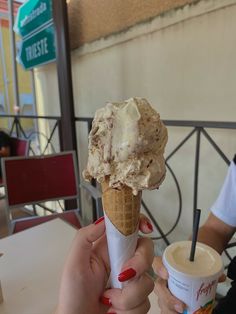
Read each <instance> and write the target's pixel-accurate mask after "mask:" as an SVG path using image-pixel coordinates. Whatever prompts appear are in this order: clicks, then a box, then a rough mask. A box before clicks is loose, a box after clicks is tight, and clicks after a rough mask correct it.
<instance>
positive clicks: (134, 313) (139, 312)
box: [107, 299, 151, 314]
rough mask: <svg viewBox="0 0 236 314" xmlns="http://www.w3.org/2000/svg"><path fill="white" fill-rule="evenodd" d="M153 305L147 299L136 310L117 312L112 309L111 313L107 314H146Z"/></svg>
mask: <svg viewBox="0 0 236 314" xmlns="http://www.w3.org/2000/svg"><path fill="white" fill-rule="evenodd" d="M150 307H151V305H150V302H149V300H148V299H146V300H145V301H144V302H143V303H142V304H140V305H139V306H138V307H136V308H134V309H130V310H124V311H122V310H117V309H115V308H113V307H111V308H110V309H109V311H108V312H107V314H109V313H112V314H113V313H116V314H146V313H147V312H148V311H149V309H150Z"/></svg>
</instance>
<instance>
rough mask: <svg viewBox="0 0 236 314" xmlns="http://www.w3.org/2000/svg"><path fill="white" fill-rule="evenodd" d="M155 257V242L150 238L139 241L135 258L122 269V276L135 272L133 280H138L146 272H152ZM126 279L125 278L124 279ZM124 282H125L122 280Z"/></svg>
mask: <svg viewBox="0 0 236 314" xmlns="http://www.w3.org/2000/svg"><path fill="white" fill-rule="evenodd" d="M153 257H154V248H153V242H152V241H151V240H150V239H148V238H140V239H138V244H137V248H136V251H135V254H134V256H133V257H132V258H131V259H129V260H128V261H127V262H126V263H125V264H124V265H123V267H122V270H121V274H120V277H119V280H120V278H121V275H122V274H124V273H125V274H126V272H127V271H129V270H133V276H132V277H130V278H127V279H131V278H134V277H136V278H138V277H139V276H141V275H142V274H143V273H145V272H146V271H148V270H150V268H151V265H152V261H153ZM124 279H125V278H124ZM122 281H125V280H123V279H122Z"/></svg>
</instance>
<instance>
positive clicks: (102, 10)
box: [68, 0, 199, 49]
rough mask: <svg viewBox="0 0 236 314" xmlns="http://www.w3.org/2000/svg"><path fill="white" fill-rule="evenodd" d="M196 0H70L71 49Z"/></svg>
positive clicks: (124, 29)
mask: <svg viewBox="0 0 236 314" xmlns="http://www.w3.org/2000/svg"><path fill="white" fill-rule="evenodd" d="M198 1H199V0H165V1H163V0H145V1H142V0H126V1H123V0H112V1H110V0H99V5H98V2H96V1H94V0H70V1H69V7H68V8H69V10H68V12H69V21H70V38H71V46H72V48H73V49H75V48H78V47H79V46H80V45H82V44H84V43H88V42H92V41H94V40H96V39H99V38H103V37H107V36H109V35H111V34H116V33H118V32H121V31H127V30H128V29H129V28H130V27H131V26H133V25H136V24H138V23H141V22H144V21H148V20H151V19H152V18H154V17H155V16H158V15H161V14H163V13H165V12H167V11H170V10H174V9H177V8H180V7H183V6H184V5H186V4H195V3H197V2H198Z"/></svg>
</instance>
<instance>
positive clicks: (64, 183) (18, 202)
mask: <svg viewBox="0 0 236 314" xmlns="http://www.w3.org/2000/svg"><path fill="white" fill-rule="evenodd" d="M2 171H3V181H4V184H5V189H6V205H7V206H6V215H7V219H8V225H9V232H10V233H12V232H16V231H19V230H23V229H25V228H28V227H29V226H33V225H36V224H39V223H42V222H44V221H47V220H50V219H53V218H57V217H61V218H62V219H65V220H66V221H68V222H72V224H73V225H74V226H76V227H80V226H81V224H80V221H79V218H78V212H79V210H78V209H75V210H74V211H70V212H68V213H67V211H63V212H62V213H58V212H57V211H58V208H57V209H56V211H53V210H52V209H51V208H48V207H47V206H45V202H48V201H55V200H68V199H76V200H77V199H78V189H79V185H78V178H77V168H76V162H75V153H74V152H72V151H70V152H63V153H58V154H52V155H43V156H28V157H8V158H3V160H2ZM26 205H35V206H37V211H39V210H41V211H43V212H45V211H46V212H47V213H49V214H50V215H46V216H43V217H33V218H31V217H30V219H29V218H27V219H25V218H24V219H20V220H15V219H13V218H12V211H13V210H14V209H15V208H21V207H23V208H24V209H25V206H26ZM42 209H43V210H42ZM59 209H60V210H61V208H59ZM26 210H28V209H26ZM28 211H29V210H28ZM32 213H33V211H32V210H31V214H32ZM51 216H52V217H51ZM30 220H31V221H30ZM76 220H77V221H76ZM75 221H76V223H74V222H75Z"/></svg>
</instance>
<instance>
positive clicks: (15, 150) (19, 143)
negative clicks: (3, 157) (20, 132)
mask: <svg viewBox="0 0 236 314" xmlns="http://www.w3.org/2000/svg"><path fill="white" fill-rule="evenodd" d="M29 143H30V141H29V140H26V139H23V138H18V137H10V146H11V147H10V148H11V156H27V155H28V154H29ZM0 186H3V178H0Z"/></svg>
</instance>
